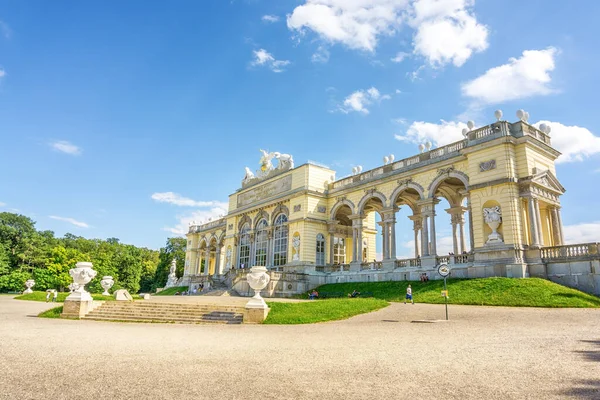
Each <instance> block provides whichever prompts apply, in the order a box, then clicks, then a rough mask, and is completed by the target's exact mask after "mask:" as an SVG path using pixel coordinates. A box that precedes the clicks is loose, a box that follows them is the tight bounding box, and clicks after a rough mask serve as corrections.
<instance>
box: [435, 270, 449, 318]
mask: <svg viewBox="0 0 600 400" xmlns="http://www.w3.org/2000/svg"><path fill="white" fill-rule="evenodd" d="M438 274H440V276H441V277H442V278H444V290H442V296H444V299H445V300H446V321H448V287H447V286H446V278H447V277H448V275H450V268H448V264H446V263H441V264H440V265H439V266H438Z"/></svg>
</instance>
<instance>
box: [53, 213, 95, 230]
mask: <svg viewBox="0 0 600 400" xmlns="http://www.w3.org/2000/svg"><path fill="white" fill-rule="evenodd" d="M48 218H51V219H55V220H58V221H64V222H68V223H69V224H71V225H75V226H76V227H78V228H89V227H90V226H89V225H88V224H86V223H85V222H81V221H77V220H76V219H73V218H69V217H57V216H56V215H50V216H49V217H48Z"/></svg>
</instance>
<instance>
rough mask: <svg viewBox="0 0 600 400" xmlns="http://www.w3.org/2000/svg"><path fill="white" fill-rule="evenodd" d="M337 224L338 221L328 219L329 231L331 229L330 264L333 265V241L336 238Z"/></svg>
mask: <svg viewBox="0 0 600 400" xmlns="http://www.w3.org/2000/svg"><path fill="white" fill-rule="evenodd" d="M336 225H337V221H328V222H327V226H328V228H329V229H328V231H329V264H330V265H333V242H334V238H335V226H336Z"/></svg>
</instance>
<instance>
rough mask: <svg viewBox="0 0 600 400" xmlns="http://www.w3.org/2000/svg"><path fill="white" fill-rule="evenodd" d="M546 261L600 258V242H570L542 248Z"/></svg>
mask: <svg viewBox="0 0 600 400" xmlns="http://www.w3.org/2000/svg"><path fill="white" fill-rule="evenodd" d="M541 256H542V259H543V260H544V261H549V260H559V259H561V260H562V259H564V260H570V259H572V260H575V259H582V258H600V243H584V244H569V245H564V246H553V247H544V248H542V249H541Z"/></svg>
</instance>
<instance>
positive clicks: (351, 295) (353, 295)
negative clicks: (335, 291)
mask: <svg viewBox="0 0 600 400" xmlns="http://www.w3.org/2000/svg"><path fill="white" fill-rule="evenodd" d="M358 296H360V292H358V291H356V290H354V291H353V292H352V294H349V295H348V297H352V298H355V297H358Z"/></svg>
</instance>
